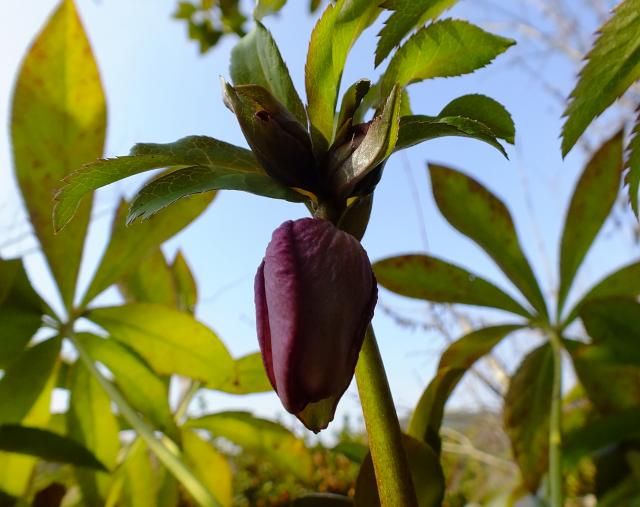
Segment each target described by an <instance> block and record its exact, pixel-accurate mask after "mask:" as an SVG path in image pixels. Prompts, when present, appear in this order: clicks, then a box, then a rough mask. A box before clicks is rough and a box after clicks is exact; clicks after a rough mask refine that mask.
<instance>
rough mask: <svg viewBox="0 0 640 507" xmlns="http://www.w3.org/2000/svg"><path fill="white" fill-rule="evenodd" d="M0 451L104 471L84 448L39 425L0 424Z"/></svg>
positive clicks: (102, 466) (103, 467) (98, 462)
mask: <svg viewBox="0 0 640 507" xmlns="http://www.w3.org/2000/svg"><path fill="white" fill-rule="evenodd" d="M0 450H2V451H4V452H14V453H18V454H28V455H30V456H35V457H37V458H41V459H43V460H46V461H53V462H57V463H69V464H71V465H75V466H79V467H87V468H93V469H96V470H103V471H105V472H106V471H107V470H106V468H105V466H104V465H103V464H102V463H100V461H99V460H98V459H97V458H96V457H95V456H94V455H93V454H92V453H91V452H90V451H88V450H87V449H86V448H84V447H82V446H81V445H79V444H78V443H76V442H74V441H73V440H71V439H69V438H66V437H63V436H60V435H58V434H56V433H53V432H51V431H47V430H43V429H40V428H30V427H27V426H20V425H17V424H0Z"/></svg>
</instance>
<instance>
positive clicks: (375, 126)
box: [332, 87, 402, 196]
mask: <svg viewBox="0 0 640 507" xmlns="http://www.w3.org/2000/svg"><path fill="white" fill-rule="evenodd" d="M401 100H402V95H401V89H400V88H398V87H396V88H394V89H393V90H392V92H391V94H390V95H389V98H388V99H387V101H386V103H385V105H384V109H383V110H382V114H381V115H379V116H377V117H375V118H374V119H373V121H372V122H371V125H370V126H369V129H368V130H367V133H366V135H365V137H364V139H363V140H362V142H361V143H360V145H359V146H358V147H357V148H356V149H355V151H354V152H353V153H352V154H351V156H350V157H349V158H347V160H345V161H344V162H343V163H342V164H341V165H340V166H339V167H337V168H336V169H335V171H334V173H333V175H332V188H335V189H336V191H337V192H338V193H339V194H340V195H342V196H349V195H351V192H352V191H353V189H354V188H355V186H356V185H357V184H358V183H359V182H360V181H362V179H363V178H364V177H365V176H366V175H367V174H369V173H370V172H371V171H372V170H373V169H375V168H376V167H377V166H379V165H380V164H381V163H382V162H384V161H385V160H386V159H387V158H389V156H390V155H391V154H392V153H393V149H394V147H395V145H396V141H397V139H398V129H399V125H400V103H401Z"/></svg>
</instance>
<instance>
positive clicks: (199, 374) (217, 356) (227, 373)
mask: <svg viewBox="0 0 640 507" xmlns="http://www.w3.org/2000/svg"><path fill="white" fill-rule="evenodd" d="M87 317H88V318H89V319H90V320H92V321H93V322H95V323H96V324H98V325H100V326H102V327H103V328H104V329H106V330H107V331H108V333H109V334H110V335H111V337H112V338H115V339H116V340H118V341H120V342H122V343H123V344H125V345H127V346H129V347H130V348H131V349H133V350H135V351H136V352H137V353H138V354H140V356H142V357H143V358H144V359H145V360H146V361H147V363H149V365H150V366H151V368H153V369H154V371H155V372H156V373H158V374H160V375H172V374H178V375H183V376H185V377H189V378H192V379H194V380H199V381H201V382H204V383H205V386H206V387H209V388H211V389H217V388H218V386H220V385H224V384H226V383H227V382H228V379H229V378H231V377H232V375H233V359H232V358H231V355H230V354H229V351H228V350H227V349H226V347H225V346H224V344H223V343H222V342H221V341H220V339H219V338H218V337H217V336H216V334H215V333H214V332H213V331H211V330H210V329H209V328H208V327H207V326H205V325H204V324H201V323H200V322H198V321H197V320H196V319H195V318H194V317H193V316H191V315H189V314H187V313H182V312H179V311H177V310H173V309H171V308H168V307H166V306H162V305H154V304H148V303H133V304H128V305H123V306H113V307H110V308H97V309H95V310H91V311H90V312H89V313H88V315H87Z"/></svg>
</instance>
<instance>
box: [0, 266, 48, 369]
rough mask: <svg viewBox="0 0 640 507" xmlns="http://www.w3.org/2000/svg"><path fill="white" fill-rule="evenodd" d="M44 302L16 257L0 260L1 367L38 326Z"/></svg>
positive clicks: (13, 358)
mask: <svg viewBox="0 0 640 507" xmlns="http://www.w3.org/2000/svg"><path fill="white" fill-rule="evenodd" d="M42 313H43V303H42V300H41V299H40V297H39V296H38V294H37V293H36V291H35V290H34V289H33V287H31V282H30V281H29V278H28V277H27V273H26V272H25V270H24V267H23V265H22V262H21V261H20V260H19V259H13V260H7V261H5V260H2V259H0V322H1V323H2V325H0V369H5V368H7V367H8V366H9V365H10V364H11V363H12V362H13V361H14V360H15V359H16V358H17V357H18V356H19V355H20V353H21V352H22V351H23V350H24V348H25V347H26V346H27V344H28V343H29V341H30V340H31V338H32V337H33V335H34V334H35V332H36V331H37V330H38V328H40V324H41V320H42Z"/></svg>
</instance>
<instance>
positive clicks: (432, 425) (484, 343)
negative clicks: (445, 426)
mask: <svg viewBox="0 0 640 507" xmlns="http://www.w3.org/2000/svg"><path fill="white" fill-rule="evenodd" d="M521 328H522V326H521V325H517V324H515V325H514V324H512V325H501V326H492V327H487V328H484V329H479V330H477V331H473V332H471V333H469V334H467V335H465V336H463V337H462V338H460V339H459V340H457V341H456V342H454V343H453V344H451V345H450V346H449V348H447V350H446V351H445V352H444V353H443V354H442V356H441V357H440V363H439V364H438V370H437V372H436V375H435V377H434V378H433V380H431V382H430V383H429V385H428V386H427V388H426V389H425V391H424V392H423V393H422V396H420V400H419V401H418V404H417V405H416V407H415V409H414V411H413V414H412V415H411V419H410V420H409V427H408V430H407V431H408V433H409V434H410V435H411V436H413V437H415V438H418V439H420V440H424V441H425V442H427V443H428V444H429V445H430V446H431V448H432V449H434V450H435V451H436V452H437V453H439V452H440V450H441V441H440V427H441V426H442V419H443V416H444V407H445V404H446V402H447V400H448V399H449V396H451V393H452V392H453V391H454V389H455V388H456V386H457V385H458V383H459V382H460V380H461V379H462V377H463V376H464V375H465V374H466V372H467V371H468V370H469V369H470V368H471V367H472V366H473V364H474V363H475V362H476V361H477V360H479V359H480V358H482V357H483V356H485V355H487V354H488V353H489V352H491V350H492V349H493V348H494V347H495V346H496V345H497V344H498V343H500V342H501V341H502V340H503V339H504V338H505V337H506V336H507V335H508V334H510V333H512V332H514V331H517V330H518V329H521Z"/></svg>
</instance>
